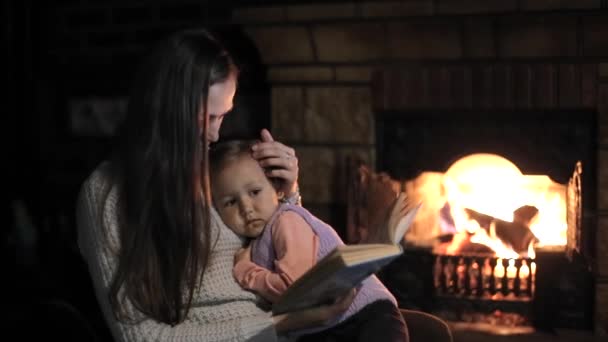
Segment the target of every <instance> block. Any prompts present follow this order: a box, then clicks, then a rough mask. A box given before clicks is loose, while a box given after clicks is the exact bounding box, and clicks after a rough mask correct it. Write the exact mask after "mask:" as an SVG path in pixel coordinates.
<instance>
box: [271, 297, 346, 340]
mask: <svg viewBox="0 0 608 342" xmlns="http://www.w3.org/2000/svg"><path fill="white" fill-rule="evenodd" d="M356 295H357V290H355V289H352V290H351V291H350V292H348V293H347V294H346V295H344V296H343V297H340V298H337V299H336V301H335V302H334V303H333V304H328V305H321V306H318V307H314V308H310V309H305V310H301V311H295V312H289V313H285V314H281V315H277V316H273V317H272V318H273V320H274V327H275V330H276V331H277V333H279V334H281V333H285V332H287V331H292V330H300V329H306V328H314V327H319V326H322V325H325V324H328V323H330V322H331V321H332V320H333V319H335V318H336V317H338V315H340V314H342V313H343V312H344V311H346V309H348V307H349V306H350V305H351V304H352V302H353V300H354V299H355V296H356Z"/></svg>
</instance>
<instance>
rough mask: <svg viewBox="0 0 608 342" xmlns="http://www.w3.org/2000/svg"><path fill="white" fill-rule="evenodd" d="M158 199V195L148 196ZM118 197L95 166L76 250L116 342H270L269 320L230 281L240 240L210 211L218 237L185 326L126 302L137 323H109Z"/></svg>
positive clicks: (85, 190) (83, 198)
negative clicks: (159, 318)
mask: <svg viewBox="0 0 608 342" xmlns="http://www.w3.org/2000/svg"><path fill="white" fill-rule="evenodd" d="M150 196H162V194H150ZM118 203H119V192H118V188H117V186H116V184H113V183H112V181H111V179H110V177H109V164H108V163H104V164H102V165H100V166H99V167H98V168H97V169H96V170H95V171H94V172H93V173H92V174H91V175H90V176H89V178H88V179H87V180H86V181H85V182H84V184H83V185H82V188H81V191H80V195H79V198H78V203H77V205H78V208H77V219H78V244H79V246H80V251H81V253H82V255H83V257H84V259H85V261H86V263H87V264H88V268H89V273H90V275H91V277H92V279H93V284H94V285H95V292H96V295H97V301H98V303H99V304H100V307H101V309H102V310H103V314H104V317H105V319H106V322H107V324H108V325H109V327H110V330H111V331H112V335H113V336H114V339H115V340H116V341H245V340H251V341H276V340H277V336H276V333H275V330H274V327H273V325H272V320H271V318H270V314H269V313H266V312H264V311H262V310H261V309H260V308H258V306H257V305H256V297H255V295H254V294H253V293H251V292H247V291H244V290H243V289H242V288H241V287H240V286H239V285H238V284H237V283H236V281H235V280H234V277H233V276H232V265H233V258H234V253H235V252H236V251H237V250H238V248H240V247H241V240H240V238H239V237H238V236H237V235H235V234H234V233H233V232H232V231H231V230H230V229H228V228H227V227H225V226H224V224H223V223H222V221H221V219H220V218H219V216H218V214H217V212H215V210H212V217H211V222H212V224H211V226H212V236H218V239H217V243H216V244H215V245H214V246H213V249H212V254H211V259H210V262H209V265H208V267H207V270H206V271H205V275H204V277H203V284H202V286H201V287H200V289H198V290H197V292H196V294H195V298H194V300H193V303H194V304H193V307H192V309H191V310H190V312H189V314H188V317H187V318H186V320H185V321H184V322H182V323H180V324H177V325H175V326H173V327H171V326H170V325H168V324H164V323H159V322H158V321H155V320H154V319H152V318H149V317H145V316H143V314H142V313H141V312H139V311H137V310H136V309H135V308H134V307H133V306H132V304H131V303H129V302H127V303H126V307H125V309H126V310H127V312H129V313H133V314H134V315H135V317H138V318H141V320H138V323H123V322H119V321H117V320H116V319H115V318H114V314H113V313H112V309H111V306H110V301H109V299H108V293H109V286H110V282H111V279H112V276H113V274H114V272H115V270H116V267H117V262H118V259H117V253H118V249H119V246H120V244H119V241H118V238H119V236H118V224H119V222H121V219H120V218H119V217H118V213H119V211H118V210H117V204H118Z"/></svg>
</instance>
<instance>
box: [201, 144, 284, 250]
mask: <svg viewBox="0 0 608 342" xmlns="http://www.w3.org/2000/svg"><path fill="white" fill-rule="evenodd" d="M213 178H214V179H213V186H212V192H213V200H214V202H215V207H216V208H217V210H218V212H219V214H220V216H221V217H222V220H223V221H224V223H225V224H226V225H227V226H228V227H229V228H230V229H232V231H234V232H235V233H237V234H239V235H241V236H247V237H252V238H254V237H257V236H259V235H260V234H261V233H262V231H263V230H264V226H265V225H266V223H267V222H268V220H270V218H271V217H272V215H273V214H274V212H275V210H276V209H277V207H278V205H279V200H278V196H277V192H276V191H275V189H274V187H273V186H272V185H271V184H270V181H269V180H268V178H266V175H265V174H264V171H263V170H262V168H261V167H260V165H259V164H258V162H257V161H256V160H254V159H253V158H252V157H251V156H248V155H243V156H241V157H238V158H236V159H235V160H232V161H229V162H228V163H227V164H226V165H225V166H224V168H223V169H222V170H221V171H220V172H219V173H218V174H217V175H216V176H215V177H213Z"/></svg>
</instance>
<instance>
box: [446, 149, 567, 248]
mask: <svg viewBox="0 0 608 342" xmlns="http://www.w3.org/2000/svg"><path fill="white" fill-rule="evenodd" d="M442 185H443V191H444V197H445V200H446V202H447V203H448V204H449V213H450V216H451V218H452V220H453V229H454V230H455V232H454V233H455V234H456V235H458V234H465V235H467V236H470V241H471V242H473V243H477V244H483V245H485V246H488V247H489V248H491V249H492V250H493V251H494V252H495V254H496V256H497V257H500V258H507V259H512V258H518V257H519V256H520V255H521V254H525V255H526V256H528V257H532V258H533V257H534V246H533V243H534V244H535V245H536V246H565V245H566V232H567V223H566V186H565V185H563V184H559V183H556V182H554V181H552V180H551V179H550V178H549V177H548V176H544V175H524V174H522V172H521V171H520V170H519V168H518V167H517V166H516V165H515V164H513V163H512V162H511V161H509V160H507V159H505V158H503V157H501V156H498V155H494V154H473V155H470V156H466V157H464V158H462V159H460V160H458V161H456V162H455V163H454V164H452V166H450V168H449V169H448V170H447V171H446V173H445V174H444V175H443V182H442ZM523 206H530V207H533V208H536V209H537V210H538V211H537V213H536V215H534V216H533V217H532V218H530V221H529V222H526V225H525V226H527V227H528V228H529V230H530V231H531V232H532V233H533V234H534V237H535V238H536V239H535V241H533V242H531V243H530V246H529V247H528V248H527V251H525V252H523V253H522V252H521V251H520V253H518V252H516V251H515V250H514V249H513V248H512V247H511V246H510V245H508V244H506V243H505V242H504V241H503V240H501V239H500V238H498V236H497V234H496V226H495V223H494V222H492V223H491V224H490V227H489V229H487V228H486V229H483V228H482V227H480V224H479V222H478V221H477V220H475V219H473V218H471V217H470V215H469V214H468V213H467V211H466V210H465V209H469V210H474V211H475V212H477V213H480V214H484V215H487V216H490V217H493V218H496V219H499V220H502V221H505V222H514V213H515V211H516V210H518V209H519V208H522V207H523ZM449 252H450V250H449V247H448V253H449Z"/></svg>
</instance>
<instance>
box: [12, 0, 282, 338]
mask: <svg viewBox="0 0 608 342" xmlns="http://www.w3.org/2000/svg"><path fill="white" fill-rule="evenodd" d="M265 3H271V2H270V1H200V0H199V1H183V0H178V1H163V0H156V1H145V0H144V1H136V0H125V1H114V0H109V1H101V0H62V1H31V0H24V1H21V0H7V1H3V2H2V5H1V6H2V11H1V13H2V20H1V22H2V44H3V46H4V48H3V51H4V55H5V56H4V61H5V63H3V65H4V68H3V71H4V72H3V76H4V77H3V79H4V83H5V87H4V89H6V90H5V92H4V94H5V100H4V104H3V112H4V116H5V117H6V118H7V119H8V120H7V122H8V125H5V126H4V127H5V128H6V133H7V134H6V135H5V137H6V139H5V144H4V146H5V151H8V155H9V157H8V162H6V163H3V164H4V165H5V167H6V169H8V170H6V171H8V172H4V174H5V178H4V179H5V184H6V185H7V186H6V188H5V189H8V190H5V191H3V193H4V194H5V198H4V202H5V204H4V205H3V209H4V210H3V218H4V228H3V229H2V240H1V243H2V260H3V263H4V264H5V265H7V266H8V267H5V268H4V270H3V277H2V278H3V279H4V281H3V282H4V285H5V287H4V288H5V289H7V291H6V292H5V300H4V301H3V302H4V303H5V305H4V308H3V309H4V311H5V312H6V313H7V314H8V315H7V316H8V321H5V324H6V323H8V324H6V326H8V327H9V330H13V331H14V332H15V333H16V334H17V336H21V339H25V340H29V339H33V338H37V337H40V336H44V337H45V338H51V339H52V338H60V339H63V340H66V339H67V340H79V341H87V340H107V339H109V335H108V332H107V330H106V328H105V325H104V323H103V321H102V318H101V315H100V312H99V310H98V307H97V304H96V302H95V298H94V294H93V291H92V287H91V284H90V280H89V277H88V274H87V271H86V266H85V265H84V264H83V261H82V259H81V257H80V254H79V251H78V247H77V245H76V232H75V215H74V213H75V201H76V196H77V194H78V191H79V187H80V185H81V184H82V181H83V180H84V179H85V178H86V177H87V176H88V174H89V173H90V172H91V171H92V170H93V168H94V167H95V166H96V165H97V164H98V163H99V162H100V161H102V160H103V159H104V158H105V157H106V156H107V155H108V153H109V151H110V148H111V135H108V134H95V132H88V133H86V132H85V134H83V133H82V132H78V131H74V130H73V129H72V128H71V121H70V103H71V101H73V100H79V99H91V98H94V99H100V100H102V101H105V100H109V101H114V100H116V99H123V98H126V96H127V95H128V91H129V84H130V80H131V78H132V73H133V71H134V70H135V69H136V67H137V65H138V63H139V61H140V59H141V57H142V56H143V55H144V54H145V52H146V51H147V49H149V48H150V47H151V46H152V45H153V43H154V42H156V41H157V40H159V39H160V38H162V37H163V36H165V35H166V34H169V33H171V32H173V31H176V30H180V29H184V28H195V27H208V28H210V29H213V30H214V31H216V32H217V33H218V34H220V36H221V37H222V38H223V40H224V41H225V42H226V44H227V47H228V49H229V50H231V51H232V52H233V54H234V55H235V57H236V59H237V63H238V64H239V66H240V67H241V69H242V74H241V79H240V80H239V82H240V85H239V91H238V94H237V98H236V99H235V102H236V103H235V109H234V110H233V112H232V113H231V115H230V118H229V119H227V120H226V121H225V127H223V129H222V130H223V132H222V134H223V137H227V136H237V135H246V134H251V133H252V132H257V131H259V129H260V128H262V127H268V126H269V124H270V122H269V120H270V116H269V114H268V113H269V88H268V86H267V85H266V83H265V80H264V77H265V70H264V67H263V66H262V65H261V63H260V60H259V56H258V53H257V51H256V50H255V47H254V46H253V44H252V42H251V41H250V40H249V39H248V38H247V37H246V36H245V35H244V33H243V31H242V30H241V29H240V28H239V27H238V26H234V25H231V24H230V19H231V11H232V8H233V7H234V6H241V5H250V4H265Z"/></svg>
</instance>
